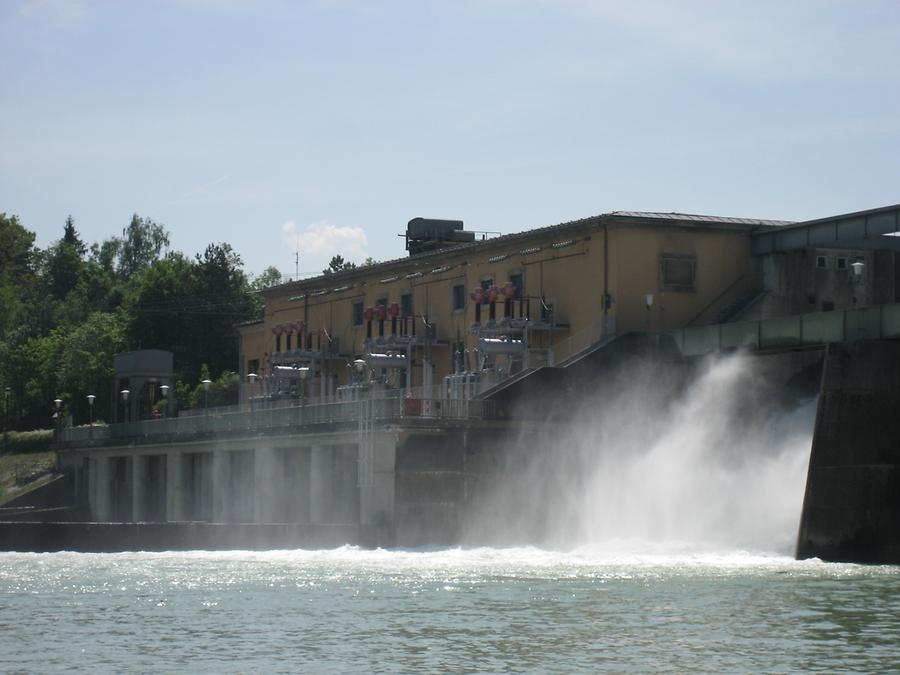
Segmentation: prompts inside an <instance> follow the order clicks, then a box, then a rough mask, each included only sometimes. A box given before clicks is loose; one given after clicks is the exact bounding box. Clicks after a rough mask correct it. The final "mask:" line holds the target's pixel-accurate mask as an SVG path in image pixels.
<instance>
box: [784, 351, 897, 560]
mask: <svg viewBox="0 0 900 675" xmlns="http://www.w3.org/2000/svg"><path fill="white" fill-rule="evenodd" d="M898 411H900V343H897V342H886V341H873V342H857V343H849V344H832V345H829V346H828V349H827V352H826V357H825V365H824V370H823V377H822V390H821V393H820V396H819V406H818V410H817V414H816V426H815V434H814V437H813V447H812V455H811V457H810V463H809V475H808V478H807V484H806V495H805V499H804V503H803V514H802V517H801V522H800V532H799V535H798V540H797V557H798V558H809V557H818V558H822V559H824V560H846V561H852V562H871V563H891V564H897V563H900V445H898V443H897V439H898V438H900V414H898Z"/></svg>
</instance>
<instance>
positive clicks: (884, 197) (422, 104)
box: [0, 0, 900, 276]
mask: <svg viewBox="0 0 900 675" xmlns="http://www.w3.org/2000/svg"><path fill="white" fill-rule="evenodd" d="M0 44H3V46H4V49H3V53H4V55H3V58H2V59H0V212H6V213H8V214H16V215H18V216H19V218H20V219H21V221H22V223H23V225H25V227H27V228H28V229H30V230H32V231H34V232H36V233H37V245H39V246H41V247H45V246H48V245H50V244H51V243H52V242H53V241H54V240H56V239H59V238H60V237H61V236H62V232H63V224H64V222H65V218H66V216H67V215H68V214H71V215H72V216H73V217H74V219H75V223H76V227H77V229H78V231H79V233H80V234H81V236H82V239H84V240H85V241H87V242H95V241H97V242H98V241H102V240H103V239H106V238H108V237H110V236H113V235H118V234H121V231H122V229H123V228H124V227H125V226H126V225H127V224H128V222H129V221H130V219H131V215H132V214H133V213H138V214H140V215H141V216H143V217H146V218H151V219H152V220H154V221H156V222H159V223H162V224H164V225H165V226H166V228H167V229H168V230H169V231H170V233H171V247H172V249H173V250H179V251H183V252H185V253H187V254H188V255H193V254H194V253H197V252H199V251H202V250H203V249H204V248H206V246H207V245H208V244H209V243H218V242H228V243H229V244H231V245H232V247H233V248H234V249H235V250H236V251H237V252H238V253H239V254H240V255H241V257H242V259H243V261H244V268H245V271H247V272H248V273H249V274H258V273H260V272H262V271H263V270H264V269H265V268H266V267H268V266H275V267H277V268H278V269H280V270H282V272H283V273H284V274H285V275H291V276H293V275H294V274H295V272H296V271H297V270H299V273H300V276H311V275H314V274H316V273H318V272H320V271H321V269H322V268H323V267H325V266H326V265H327V263H328V261H329V259H330V258H331V256H332V255H334V254H340V255H342V256H343V257H344V258H346V259H348V260H351V261H356V262H361V261H362V260H364V259H365V258H367V257H372V258H374V259H376V260H387V259H394V258H398V257H403V256H404V255H405V252H404V248H403V240H402V239H401V238H398V236H397V235H400V234H402V233H403V232H404V230H405V228H406V223H407V221H408V220H410V219H411V218H414V217H417V216H424V217H437V218H451V219H460V220H463V221H465V225H466V229H469V230H475V231H478V232H488V233H492V232H499V233H508V232H518V231H522V230H526V229H531V228H535V227H542V226H545V225H552V224H555V223H559V222H564V221H567V220H572V219H576V218H583V217H587V216H591V215H596V214H599V213H605V212H609V211H615V210H635V211H680V212H687V213H704V214H713V215H725V216H741V217H757V218H776V219H787V220H802V219H809V218H815V217H824V216H828V215H834V214H838V213H846V212H851V211H856V210H861V209H867V208H874V207H877V206H884V205H887V204H894V203H898V202H900V2H898V1H897V0H883V1H878V0H855V1H854V0H846V1H837V0H810V1H792V0H780V1H770V0H755V1H754V2H746V1H745V0H715V1H714V0H709V1H696V0H679V1H678V2H674V1H671V0H628V1H626V0H621V1H615V2H614V1H611V0H479V1H475V0H471V1H470V0H447V1H445V2H437V1H430V0H412V1H408V2H407V1H402V0H396V1H387V0H384V1H381V0H369V1H362V0H360V1H358V2H354V1H351V0H347V1H342V0H310V1H307V2H303V1H301V0H297V1H284V2H280V1H276V0H155V1H153V0H143V1H140V2H138V1H134V2H122V1H118V0H0ZM298 248H299V251H300V261H299V267H298V266H297V265H296V264H295V262H296V261H295V252H296V251H297V250H298Z"/></svg>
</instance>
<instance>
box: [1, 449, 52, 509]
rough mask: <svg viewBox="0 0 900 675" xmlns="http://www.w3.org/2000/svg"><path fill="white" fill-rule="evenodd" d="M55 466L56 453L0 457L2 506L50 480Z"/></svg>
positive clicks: (32, 453)
mask: <svg viewBox="0 0 900 675" xmlns="http://www.w3.org/2000/svg"><path fill="white" fill-rule="evenodd" d="M55 466H56V453H55V452H50V451H45V452H23V453H17V454H9V453H7V454H4V455H0V504H2V503H4V502H6V501H7V500H9V499H12V498H13V497H16V496H17V495H19V494H21V493H22V492H24V491H25V490H26V489H27V488H29V487H32V485H33V484H39V483H40V482H41V481H45V480H49V478H50V475H51V474H52V472H53V468H54V467H55Z"/></svg>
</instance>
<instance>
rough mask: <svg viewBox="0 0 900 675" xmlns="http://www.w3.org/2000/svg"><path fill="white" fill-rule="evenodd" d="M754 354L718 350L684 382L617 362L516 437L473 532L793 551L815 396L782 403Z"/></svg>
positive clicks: (623, 546)
mask: <svg viewBox="0 0 900 675" xmlns="http://www.w3.org/2000/svg"><path fill="white" fill-rule="evenodd" d="M761 364H762V362H761V360H760V359H758V358H755V357H744V356H732V357H727V358H721V359H718V360H712V361H709V362H708V363H707V364H705V365H704V367H702V368H701V369H700V371H699V372H698V373H697V374H696V376H695V377H693V378H692V379H691V381H690V383H689V384H688V386H687V388H684V385H683V378H679V377H675V376H673V375H674V374H673V373H668V372H666V371H665V370H661V369H660V368H659V367H658V366H647V365H643V366H637V367H635V366H632V367H630V368H627V369H623V371H622V373H621V375H620V377H619V378H618V380H617V382H616V385H615V386H614V387H606V388H605V390H604V391H605V392H606V393H605V394H603V395H601V396H598V397H597V398H594V399H593V400H591V401H587V402H585V405H584V407H583V409H582V410H581V411H580V412H579V413H578V414H577V415H576V416H575V419H574V421H573V422H572V423H571V424H569V425H566V428H565V429H564V430H563V431H562V432H560V429H559V428H558V427H557V428H554V429H553V431H552V433H550V434H547V435H545V436H543V437H537V438H535V437H534V436H533V435H531V434H523V437H522V438H520V439H518V450H517V449H516V448H511V449H510V450H509V451H508V452H507V453H506V454H505V457H506V458H507V460H508V461H507V465H506V466H505V467H504V471H503V474H504V475H505V478H504V479H503V480H502V481H497V484H496V485H494V486H493V487H492V489H491V490H490V494H489V495H488V494H485V495H484V499H483V501H481V502H480V503H479V505H478V507H477V508H476V511H475V514H474V517H473V518H472V522H471V525H472V527H470V529H469V533H470V535H472V536H473V537H474V538H476V539H486V540H492V539H493V540H500V541H505V542H507V543H519V542H522V541H528V540H532V541H534V540H535V539H537V540H538V541H539V542H540V543H542V544H547V545H551V546H563V547H590V548H602V549H605V550H624V551H647V552H662V551H671V552H675V551H678V552H701V551H734V550H747V551H759V552H772V553H781V554H790V553H791V552H792V550H793V546H794V542H795V538H796V532H797V526H798V522H799V517H800V510H801V507H802V500H803V490H804V485H805V480H806V471H807V464H808V459H809V451H810V446H811V439H812V425H813V420H814V415H815V405H814V401H813V400H810V399H807V400H805V401H795V400H794V401H791V400H785V397H784V396H782V395H781V394H782V393H783V389H781V388H779V386H778V385H776V384H775V383H774V382H773V380H772V378H771V377H770V375H771V373H768V374H766V373H764V372H763V371H764V367H763V366H762V365H761ZM781 384H783V382H782V383H781ZM610 390H613V391H615V394H614V395H612V396H610V395H609V391H610ZM510 485H511V486H513V487H511V488H510V487H506V486H510Z"/></svg>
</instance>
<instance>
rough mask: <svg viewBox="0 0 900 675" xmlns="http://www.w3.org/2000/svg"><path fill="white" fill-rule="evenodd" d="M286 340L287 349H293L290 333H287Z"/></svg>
mask: <svg viewBox="0 0 900 675" xmlns="http://www.w3.org/2000/svg"><path fill="white" fill-rule="evenodd" d="M285 342H286V343H287V346H286V347H285V349H286V350H287V351H291V334H290V333H288V334H287V337H286V338H285Z"/></svg>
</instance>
